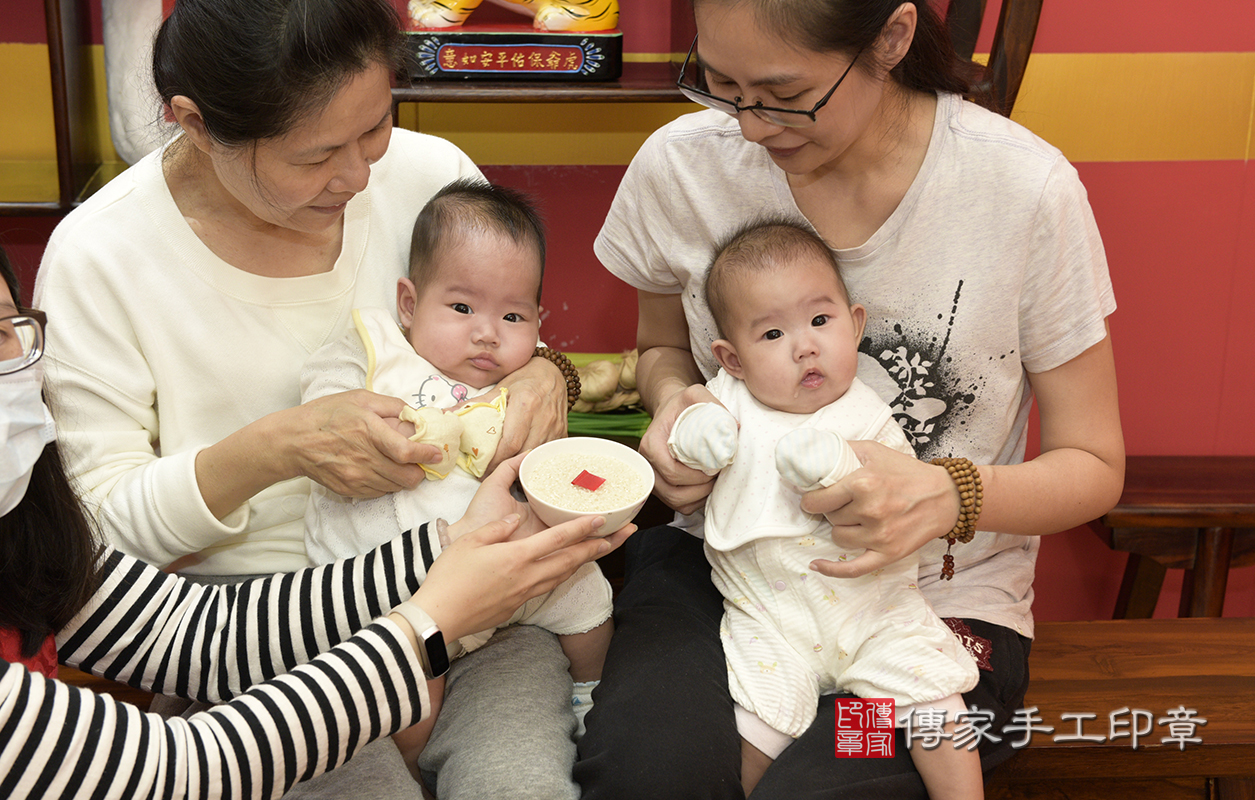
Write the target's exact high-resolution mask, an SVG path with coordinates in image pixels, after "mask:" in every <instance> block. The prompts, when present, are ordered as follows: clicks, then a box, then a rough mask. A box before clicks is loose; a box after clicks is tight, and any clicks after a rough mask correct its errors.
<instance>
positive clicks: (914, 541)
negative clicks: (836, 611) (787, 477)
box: [802, 442, 959, 578]
mask: <svg viewBox="0 0 1255 800" xmlns="http://www.w3.org/2000/svg"><path fill="white" fill-rule="evenodd" d="M850 446H851V447H852V448H854V452H855V453H856V454H857V455H858V458H859V461H861V462H862V464H863V466H862V468H860V469H857V470H855V471H854V472H852V473H850V474H849V475H847V476H845V477H844V478H842V479H841V480H839V481H837V482H836V483H834V484H833V485H832V486H830V487H828V488H826V489H817V490H816V491H813V492H808V493H807V494H806V495H804V496H803V497H802V510H803V511H806V512H807V513H810V514H823V515H824V517H825V518H827V520H828V521H829V522H830V523H832V540H833V542H835V543H836V544H837V545H838V546H841V547H848V548H849V549H851V550H860V549H866V552H865V553H863V554H862V555H860V556H858V557H857V558H854V559H851V560H850V561H844V562H836V561H828V560H825V559H816V560H815V561H814V562H812V563H811V569H814V570H815V571H817V572H820V573H822V574H824V575H828V576H830V577H833V578H855V577H858V576H859V575H866V574H867V573H869V572H872V571H874V570H876V569H879V568H880V567H883V566H885V565H886V564H891V563H893V562H894V561H898V560H900V559H902V558H904V557H906V556H908V555H910V554H911V553H914V552H915V551H916V550H918V549H920V548H921V547H923V546H924V545H926V544H928V543H929V542H931V541H932V540H934V539H936V538H937V537H939V536H944V535H945V534H946V532H947V531H949V530H950V529H951V528H953V527H954V523H955V520H956V519H958V516H959V493H958V490H957V489H956V488H955V485H954V482H953V481H952V480H951V479H950V476H949V475H948V474H947V473H946V471H945V470H944V469H942V468H941V467H937V466H933V465H931V464H929V463H927V462H925V461H920V460H919V459H916V458H912V457H911V456H908V455H905V454H903V453H899V452H898V451H896V450H893V449H891V448H888V447H885V446H884V445H882V444H879V443H877V442H850Z"/></svg>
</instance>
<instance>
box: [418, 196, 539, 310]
mask: <svg viewBox="0 0 1255 800" xmlns="http://www.w3.org/2000/svg"><path fill="white" fill-rule="evenodd" d="M471 231H479V232H493V233H497V234H500V235H502V236H505V237H506V238H508V239H509V240H510V241H512V242H514V243H515V244H517V245H519V246H520V247H529V246H530V247H534V248H535V249H536V256H537V259H538V262H539V264H540V274H539V275H538V276H537V278H536V302H538V303H539V302H540V287H541V283H542V282H543V281H544V277H545V223H544V221H543V220H542V219H541V218H540V214H539V212H537V211H536V208H535V206H534V205H533V204H532V201H531V200H530V199H529V198H528V197H527V195H525V194H523V193H522V192H518V191H515V190H514V189H510V188H508V187H505V186H498V185H497V184H494V183H489V182H488V181H485V180H482V179H480V178H459V179H458V180H456V181H453V182H452V183H450V184H448V185H447V186H445V187H444V188H442V189H441V190H440V191H438V192H436V193H435V194H434V195H432V197H431V199H430V200H428V201H427V204H426V205H424V206H423V210H422V211H420V212H418V219H417V220H415V222H414V233H413V235H412V236H411V237H410V280H411V281H413V282H414V285H415V286H417V287H418V289H419V291H420V292H421V291H422V289H423V286H424V285H425V284H426V283H427V282H428V281H430V280H431V279H432V277H434V276H435V274H436V272H437V270H438V269H439V257H440V251H441V249H442V248H444V247H446V246H448V245H450V244H456V243H457V241H458V237H460V236H462V235H464V234H466V233H468V232H471Z"/></svg>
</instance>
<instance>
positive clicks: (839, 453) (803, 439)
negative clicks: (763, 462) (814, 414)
mask: <svg viewBox="0 0 1255 800" xmlns="http://www.w3.org/2000/svg"><path fill="white" fill-rule="evenodd" d="M861 466H862V464H861V463H860V462H859V460H858V456H856V455H855V454H854V448H852V447H850V444H849V442H847V441H846V440H845V439H843V438H841V436H839V435H838V434H835V433H833V432H832V431H821V430H819V429H817V428H798V429H797V430H795V431H789V432H788V433H786V434H785V435H784V436H782V437H781V438H780V441H778V442H776V469H777V470H779V472H780V477H782V478H784V479H785V480H786V481H788V482H789V483H791V484H793V485H794V486H796V487H797V488H799V489H801V490H802V491H804V492H812V491H814V490H816V489H819V488H822V487H825V486H831V485H832V484H834V483H836V482H837V481H839V480H841V479H842V478H844V477H845V476H846V475H849V474H850V473H851V472H853V471H854V470H856V469H858V468H859V467H861Z"/></svg>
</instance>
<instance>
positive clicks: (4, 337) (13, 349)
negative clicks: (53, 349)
mask: <svg viewBox="0 0 1255 800" xmlns="http://www.w3.org/2000/svg"><path fill="white" fill-rule="evenodd" d="M47 324H48V317H47V315H46V314H44V312H42V311H39V310H37V309H34V308H30V309H27V310H25V311H23V312H22V313H21V314H15V315H13V316H11V317H0V375H8V374H10V373H12V372H19V371H21V370H24V369H26V368H27V367H29V366H30V365H31V364H34V363H35V362H36V361H38V360H39V359H40V357H42V356H43V354H44V327H45V326H46V325H47Z"/></svg>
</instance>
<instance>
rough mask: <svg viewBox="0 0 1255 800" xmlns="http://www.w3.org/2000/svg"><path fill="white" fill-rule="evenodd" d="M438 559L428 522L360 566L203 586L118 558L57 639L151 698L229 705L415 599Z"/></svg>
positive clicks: (88, 665) (95, 668)
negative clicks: (156, 695)
mask: <svg viewBox="0 0 1255 800" xmlns="http://www.w3.org/2000/svg"><path fill="white" fill-rule="evenodd" d="M439 554H440V544H439V541H438V539H437V536H436V532H435V531H434V530H430V529H429V526H427V525H423V526H420V527H419V528H417V529H416V530H414V531H412V532H409V531H407V532H406V533H404V534H402V535H401V536H399V537H397V538H396V539H393V540H392V541H391V542H388V543H387V544H384V545H382V546H380V547H378V548H376V549H375V550H373V551H371V552H369V553H367V554H365V555H362V556H358V557H356V558H351V559H346V560H343V561H337V562H335V563H332V564H328V565H325V566H322V567H314V568H310V569H305V570H300V571H298V572H295V573H285V574H280V575H274V576H272V577H269V578H262V579H257V580H252V581H247V582H244V583H240V584H236V585H230V586H202V585H197V584H193V583H190V582H188V581H186V580H184V579H182V578H180V577H178V576H176V575H170V574H168V573H164V572H161V571H160V570H158V569H156V568H154V567H151V566H149V565H147V564H144V563H142V562H140V561H137V560H135V559H133V558H130V557H129V556H124V555H123V554H121V553H118V552H112V553H109V554H107V555H106V556H105V560H104V561H103V562H102V584H101V587H100V589H99V590H98V591H97V592H96V594H95V595H94V596H93V598H92V601H91V603H89V604H88V606H87V607H85V608H84V609H83V610H82V611H81V612H80V613H79V614H78V616H76V617H75V619H74V620H73V621H72V622H71V623H70V624H69V625H67V626H66V627H65V628H64V629H63V630H61V631H60V632H59V633H58V634H57V645H58V653H59V655H60V658H61V660H62V663H65V664H69V665H71V666H74V667H77V668H79V669H82V670H85V671H88V672H92V673H95V674H98V675H105V676H107V677H109V678H112V679H114V680H119V681H122V682H125V683H128V684H130V685H132V686H136V687H138V688H142V689H144V690H146V691H155V692H159V693H161V694H169V695H178V696H182V697H188V698H189V699H195V700H202V701H206V702H215V703H216V702H222V701H224V700H227V699H230V698H231V697H234V696H236V695H238V694H240V693H241V692H243V691H245V690H246V689H248V687H249V686H250V685H252V684H253V683H256V682H258V681H263V680H267V679H269V678H271V677H274V676H275V675H279V674H282V673H284V672H287V671H288V670H290V669H292V668H293V667H295V666H296V665H297V664H301V663H304V662H306V661H308V660H310V659H311V658H313V657H314V656H316V655H317V654H318V653H320V652H322V651H324V650H326V649H327V648H329V647H331V646H332V645H334V644H336V643H338V642H341V641H344V640H345V639H347V638H348V637H350V636H351V635H353V634H354V633H355V632H356V631H358V630H360V629H361V628H362V627H363V626H364V625H366V624H367V623H369V622H370V621H371V620H373V619H376V618H377V617H379V616H381V615H383V614H386V613H387V612H388V610H389V609H391V608H393V607H394V606H396V605H397V604H398V603H400V602H402V601H404V600H406V599H408V598H409V597H410V596H411V595H412V594H413V593H414V592H415V591H417V589H418V587H419V585H420V584H421V583H422V581H423V580H425V579H426V576H427V569H428V567H430V566H431V564H432V563H433V562H434V560H435V558H436V556H437V555H439Z"/></svg>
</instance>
